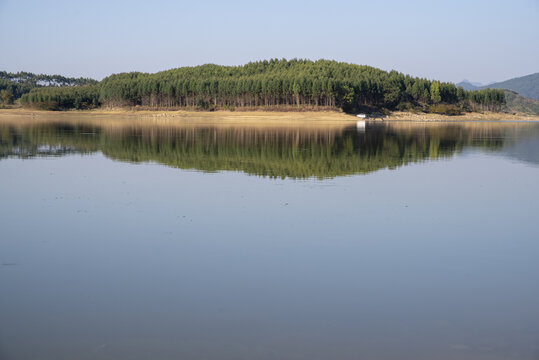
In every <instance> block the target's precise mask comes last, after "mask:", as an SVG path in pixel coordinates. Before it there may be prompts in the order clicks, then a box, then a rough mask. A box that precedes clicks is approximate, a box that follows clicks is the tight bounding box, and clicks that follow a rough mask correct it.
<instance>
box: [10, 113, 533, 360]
mask: <svg viewBox="0 0 539 360" xmlns="http://www.w3.org/2000/svg"><path fill="white" fill-rule="evenodd" d="M538 182H539V124H534V123H405V122H402V123H390V124H387V123H386V124H375V123H367V124H366V126H365V127H364V128H363V127H362V126H360V127H359V128H358V127H356V126H315V127H307V126H294V125H286V126H285V125H282V126H271V127H268V128H265V127H261V126H259V125H257V126H255V125H252V126H249V125H241V126H240V125H218V124H212V125H201V124H198V125H193V124H191V125H189V124H170V123H169V124H167V123H162V124H151V125H148V124H143V123H126V122H106V121H102V122H96V121H83V120H80V121H77V120H71V121H18V122H17V121H13V122H0V233H1V235H0V265H1V266H0V359H2V360H4V359H7V360H11V359H14V360H18V359H21V360H22V359H25V360H26V359H55V360H63V359H65V360H68V359H69V360H72V359H82V360H84V359H92V360H93V359H136V360H138V359H414V360H418V359H425V360H427V359H537V358H538V357H539V282H538V281H537V274H539V261H538V260H537V257H538V255H537V254H539V236H538V235H537V234H538V233H539V223H538V221H537V214H538V213H539V212H538V210H539V192H538V191H537V184H538Z"/></svg>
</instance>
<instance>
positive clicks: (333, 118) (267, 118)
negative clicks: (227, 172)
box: [0, 108, 539, 125]
mask: <svg viewBox="0 0 539 360" xmlns="http://www.w3.org/2000/svg"><path fill="white" fill-rule="evenodd" d="M3 118H12V119H13V118H26V119H29V118H33V119H43V120H45V119H49V120H50V119H58V120H60V119H68V118H78V119H90V118H91V119H102V120H105V119H107V118H108V119H111V118H114V119H125V120H127V119H131V120H133V119H139V120H140V119H153V120H157V119H158V120H161V121H167V122H175V121H181V122H187V123H210V124H213V123H221V124H226V123H230V124H240V123H245V124H247V123H248V124H252V125H271V124H276V125H278V124H287V123H295V124H299V123H309V124H311V125H312V124H320V125H323V124H350V123H353V122H356V121H358V120H361V119H359V118H357V117H356V116H354V115H350V114H345V113H343V112H337V111H312V112H307V111H302V112H277V111H238V112H234V111H214V112H201V111H184V110H179V111H159V110H121V109H120V110H105V109H98V110H85V111H82V110H72V111H43V110H32V109H23V108H16V109H0V119H3ZM367 120H374V121H418V122H426V121H433V122H444V121H451V122H453V121H539V116H532V115H524V114H514V115H513V114H504V113H491V112H485V113H465V114H462V115H455V116H448V115H438V114H425V113H410V112H392V113H391V114H389V115H385V116H376V117H371V118H368V119H367Z"/></svg>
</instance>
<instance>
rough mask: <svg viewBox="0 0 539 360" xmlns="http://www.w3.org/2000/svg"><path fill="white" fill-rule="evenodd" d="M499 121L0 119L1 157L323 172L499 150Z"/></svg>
mask: <svg viewBox="0 0 539 360" xmlns="http://www.w3.org/2000/svg"><path fill="white" fill-rule="evenodd" d="M503 131H504V130H503V128H499V127H492V128H485V127H475V128H474V127H464V126H459V125H456V124H444V125H440V126H436V127H433V126H430V127H416V128H400V127H398V126H389V125H384V124H372V125H369V126H368V128H367V129H366V133H362V132H358V131H357V130H356V128H355V127H350V128H344V129H323V128H321V129H308V128H281V129H279V128H266V129H261V128H259V127H255V128H249V127H245V128H244V127H242V128H230V127H226V128H219V127H210V126H208V127H174V126H160V127H155V126H130V125H125V126H121V127H118V126H101V125H96V124H93V123H88V124H85V123H79V124H73V123H63V122H54V123H47V124H37V125H26V126H19V125H16V124H0V160H1V159H2V158H5V157H10V156H16V157H22V158H28V157H33V156H62V155H67V154H74V153H79V154H81V153H82V154H86V153H94V152H98V151H101V152H102V153H103V154H104V155H105V156H107V157H109V158H111V159H115V160H120V161H129V162H148V161H153V162H157V163H160V164H164V165H167V166H171V167H177V168H181V169H196V170H202V171H209V172H212V171H221V170H230V171H242V172H245V173H248V174H252V175H259V176H267V177H272V178H309V177H317V178H328V177H330V178H331V177H336V176H344V175H352V174H363V173H368V172H372V171H377V170H380V169H384V168H396V167H399V166H403V165H406V164H409V163H415V162H421V161H425V160H428V159H439V158H446V157H450V156H452V155H453V154H454V153H455V152H459V151H461V150H462V149H464V147H467V146H468V147H480V148H484V149H490V150H498V149H501V148H502V146H503V144H504V140H503V139H504V136H503V135H504V133H503Z"/></svg>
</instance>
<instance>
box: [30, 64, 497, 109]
mask: <svg viewBox="0 0 539 360" xmlns="http://www.w3.org/2000/svg"><path fill="white" fill-rule="evenodd" d="M21 101H22V103H23V104H26V105H30V106H38V107H39V106H45V107H50V108H58V109H69V108H85V106H107V107H119V106H120V107H133V106H141V107H149V108H197V109H206V110H208V109H210V110H211V109H234V108H252V107H266V108H279V107H307V108H331V109H335V108H340V109H342V110H343V111H345V112H357V111H369V110H375V109H382V108H386V109H409V108H415V109H422V110H426V109H427V110H428V109H429V106H433V105H440V104H445V105H452V106H454V107H458V108H459V109H464V110H466V109H470V110H477V109H481V110H494V111H497V110H500V109H501V107H502V105H503V104H504V102H505V97H504V93H503V91H502V90H490V89H485V90H481V91H465V90H463V89H462V88H461V87H457V86H455V85H454V84H452V83H447V82H439V81H432V80H428V79H423V78H416V77H412V76H409V75H404V74H402V73H399V72H397V71H389V72H387V71H383V70H380V69H376V68H373V67H370V66H364V65H355V64H348V63H343V62H336V61H329V60H318V61H310V60H302V59H292V60H285V59H282V60H279V59H272V60H264V61H257V62H251V63H248V64H246V65H241V66H220V65H213V64H207V65H201V66H195V67H182V68H177V69H172V70H167V71H162V72H158V73H155V74H148V73H140V72H131V73H121V74H115V75H111V76H109V77H107V78H105V79H103V80H102V81H101V82H99V83H97V84H92V85H84V86H74V87H70V88H62V87H60V88H53V87H50V88H40V89H33V90H32V91H30V92H29V93H27V94H25V95H24V96H22V99H21Z"/></svg>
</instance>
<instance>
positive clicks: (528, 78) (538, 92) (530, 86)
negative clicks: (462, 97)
mask: <svg viewBox="0 0 539 360" xmlns="http://www.w3.org/2000/svg"><path fill="white" fill-rule="evenodd" d="M457 86H462V88H463V89H464V90H481V89H486V88H488V89H504V90H512V91H515V92H517V93H519V94H520V95H522V96H524V97H527V98H529V99H533V100H538V101H539V72H538V73H535V74H530V75H525V76H521V77H517V78H513V79H509V80H505V81H500V82H497V83H493V84H489V85H484V86H475V85H474V83H472V82H470V81H468V80H463V81H461V82H460V83H458V84H457Z"/></svg>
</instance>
